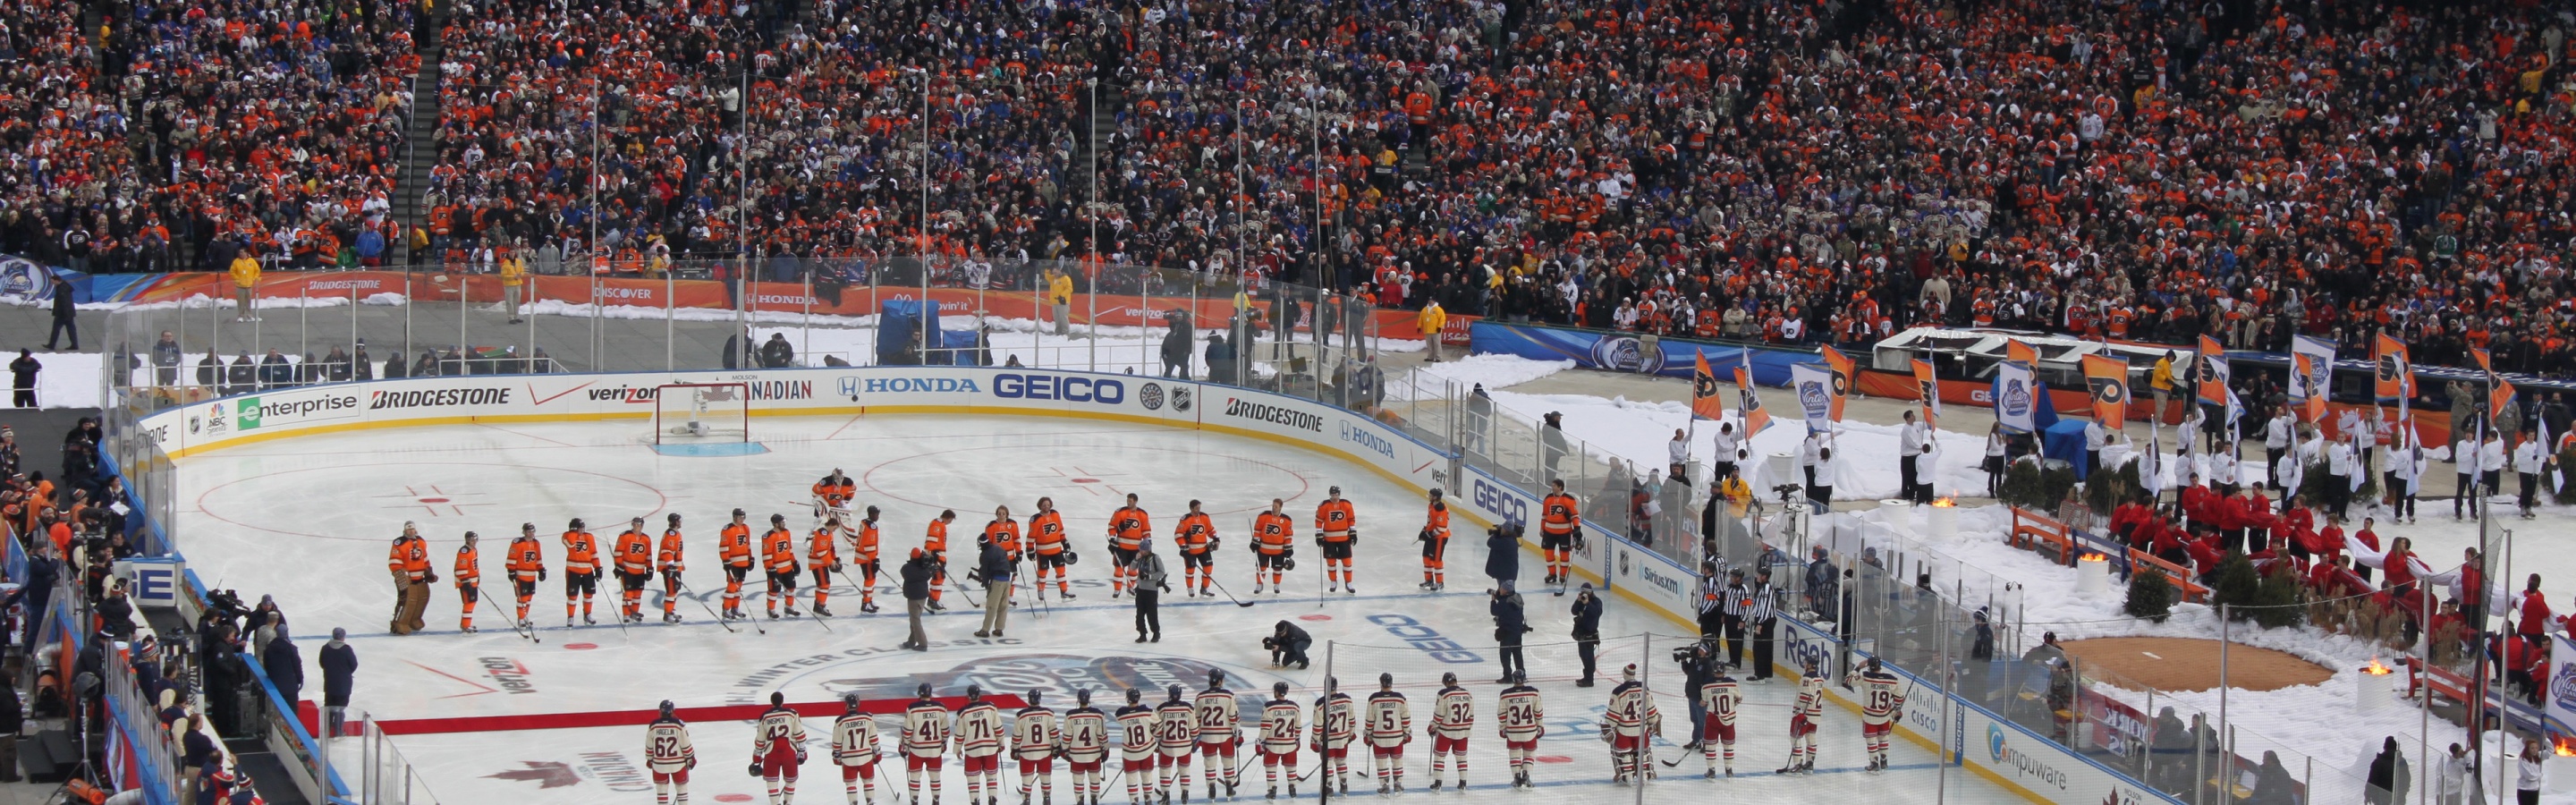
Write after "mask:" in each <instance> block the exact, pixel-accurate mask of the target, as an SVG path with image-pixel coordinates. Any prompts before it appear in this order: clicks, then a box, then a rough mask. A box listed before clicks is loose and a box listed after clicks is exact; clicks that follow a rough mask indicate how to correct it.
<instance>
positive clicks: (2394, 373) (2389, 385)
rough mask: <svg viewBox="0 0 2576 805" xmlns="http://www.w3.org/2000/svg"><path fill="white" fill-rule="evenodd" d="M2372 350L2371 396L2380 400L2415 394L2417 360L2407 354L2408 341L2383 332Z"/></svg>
mask: <svg viewBox="0 0 2576 805" xmlns="http://www.w3.org/2000/svg"><path fill="white" fill-rule="evenodd" d="M2371 352H2372V353H2374V354H2373V355H2372V356H2371V363H2372V364H2374V366H2375V368H2374V369H2373V371H2372V372H2371V396H2374V397H2378V398H2379V401H2380V402H2392V401H2396V400H2401V399H2405V398H2409V397H2413V396H2415V361H2414V359H2413V358H2410V357H2408V356H2407V354H2406V342H2404V341H2399V340H2397V339H2395V338H2392V337H2390V336H2389V335H2388V334H2387V333H2381V334H2380V335H2379V341H2378V343H2377V344H2375V345H2374V348H2373V349H2372V350H2371Z"/></svg>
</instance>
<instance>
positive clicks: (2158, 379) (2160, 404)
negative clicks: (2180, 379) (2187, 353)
mask: <svg viewBox="0 0 2576 805" xmlns="http://www.w3.org/2000/svg"><path fill="white" fill-rule="evenodd" d="M2173 359H2174V353H2173V350H2170V349H2168V350H2165V354H2164V356H2163V357H2160V358H2157V359H2156V368H2155V369H2154V370H2153V371H2150V372H2148V373H2147V388H2148V389H2149V390H2152V391H2154V392H2155V395H2156V416H2155V421H2157V422H2163V421H2165V398H2167V397H2170V396H2173V392H2174V371H2173Z"/></svg>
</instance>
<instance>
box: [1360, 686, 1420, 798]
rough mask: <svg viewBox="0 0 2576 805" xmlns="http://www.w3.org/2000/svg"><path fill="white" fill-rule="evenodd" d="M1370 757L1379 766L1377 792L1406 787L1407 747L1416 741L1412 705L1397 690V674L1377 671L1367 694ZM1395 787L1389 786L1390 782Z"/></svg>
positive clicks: (1389, 791)
mask: <svg viewBox="0 0 2576 805" xmlns="http://www.w3.org/2000/svg"><path fill="white" fill-rule="evenodd" d="M1367 722H1368V745H1369V758H1370V760H1371V761H1372V765H1374V766H1376V767H1377V792H1378V793H1380V794H1390V793H1395V792H1398V791H1403V790H1404V746H1405V745H1406V744H1409V743H1412V742H1413V707H1412V705H1409V704H1406V703H1405V701H1404V694H1401V693H1397V692H1395V675H1394V674H1378V675H1377V692H1376V693H1371V694H1369V697H1368V714H1367ZM1390 783H1391V784H1392V785H1393V787H1392V788H1389V787H1388V786H1389V784H1390Z"/></svg>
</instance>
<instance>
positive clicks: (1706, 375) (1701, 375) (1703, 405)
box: [1691, 350, 1726, 419]
mask: <svg viewBox="0 0 2576 805" xmlns="http://www.w3.org/2000/svg"><path fill="white" fill-rule="evenodd" d="M1691 357H1692V358H1693V359H1695V360H1697V361H1699V365H1698V366H1696V367H1694V368H1692V370H1691V416H1694V417H1698V418H1701V419H1725V418H1726V401H1725V400H1724V399H1721V398H1719V397H1718V396H1717V394H1718V391H1717V373H1716V372H1714V371H1711V370H1710V369H1709V368H1708V354H1707V353H1704V352H1700V351H1697V350H1693V351H1692V352H1691Z"/></svg>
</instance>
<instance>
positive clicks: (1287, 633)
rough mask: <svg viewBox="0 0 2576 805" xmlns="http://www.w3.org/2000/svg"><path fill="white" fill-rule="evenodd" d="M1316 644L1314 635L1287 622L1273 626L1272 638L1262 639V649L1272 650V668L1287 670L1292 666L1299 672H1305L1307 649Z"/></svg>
mask: <svg viewBox="0 0 2576 805" xmlns="http://www.w3.org/2000/svg"><path fill="white" fill-rule="evenodd" d="M1314 644H1315V638H1314V636H1313V635H1309V634H1306V630H1304V629H1300V628H1297V624H1294V623H1289V622H1287V621H1280V622H1278V623H1277V624H1275V625H1272V626H1271V627H1270V636H1269V637H1264V638H1261V647H1262V648H1265V649H1269V650H1270V667H1272V668H1286V667H1288V666H1290V665H1295V666H1297V668H1298V670H1305V668H1306V665H1307V660H1306V647H1308V646H1312V645H1314Z"/></svg>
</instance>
